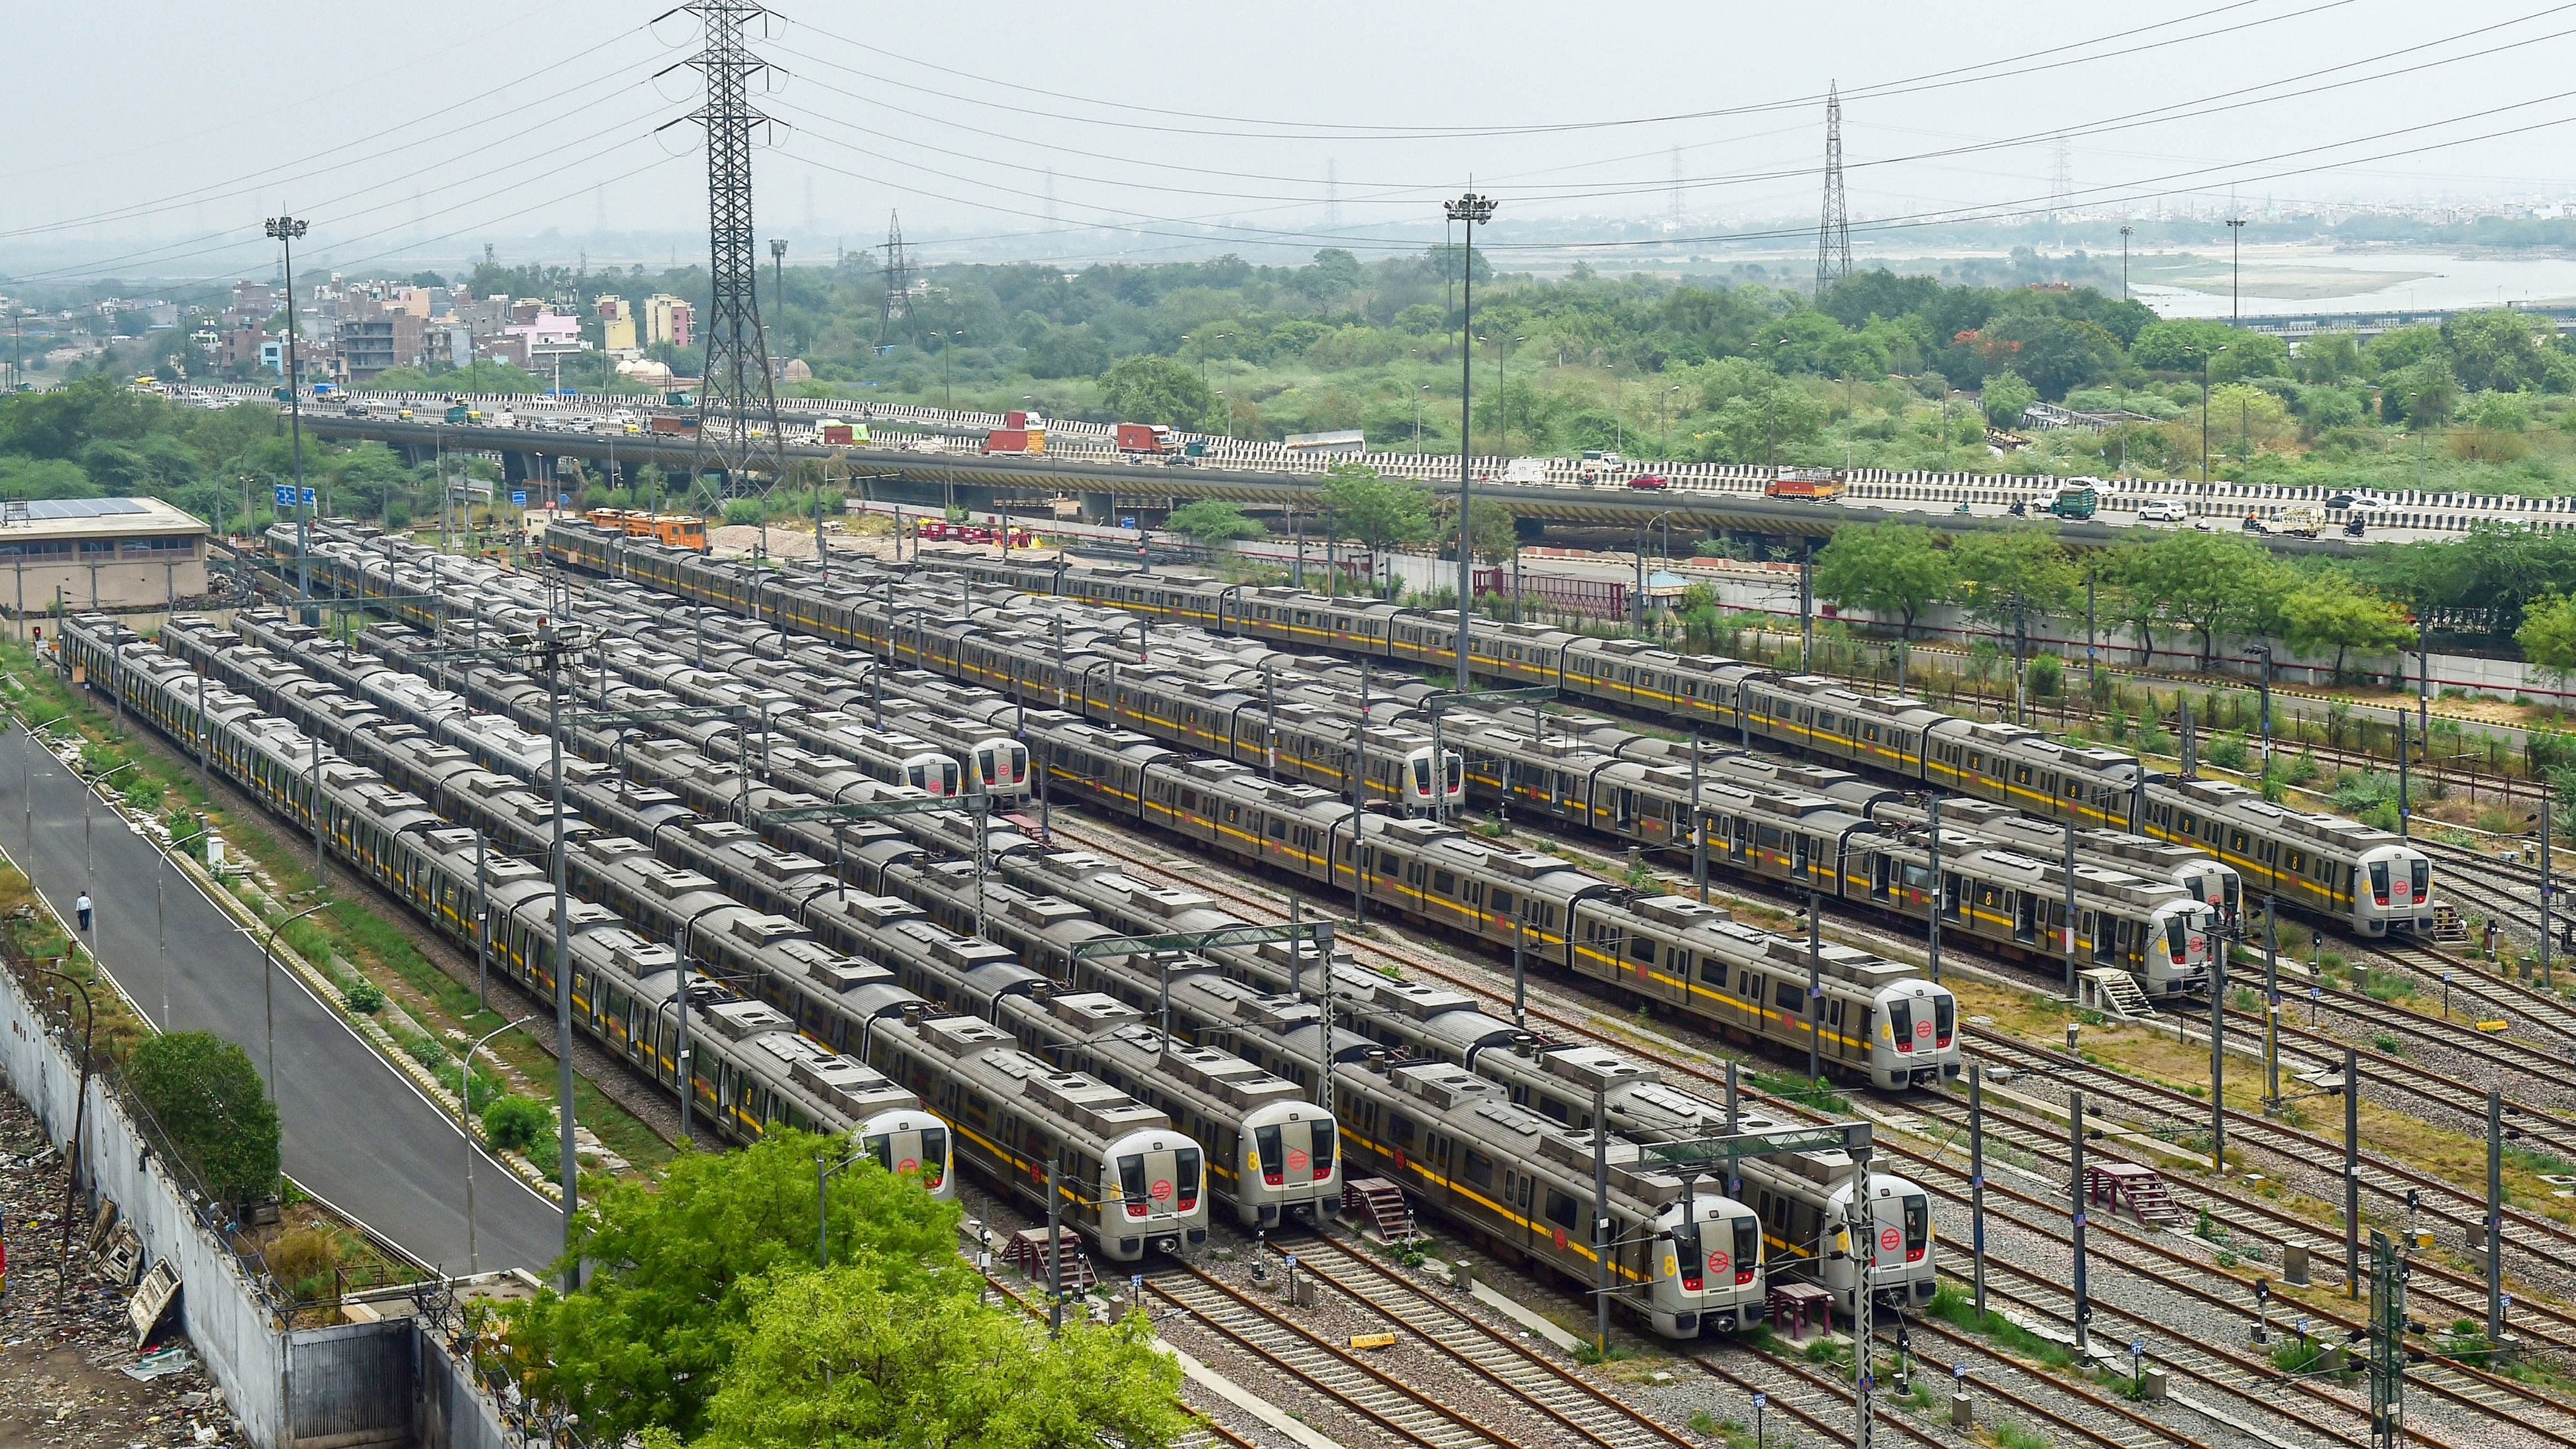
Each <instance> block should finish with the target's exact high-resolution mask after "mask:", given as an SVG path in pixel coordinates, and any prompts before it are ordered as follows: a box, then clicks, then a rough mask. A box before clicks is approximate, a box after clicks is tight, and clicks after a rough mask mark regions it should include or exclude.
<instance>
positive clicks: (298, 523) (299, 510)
mask: <svg viewBox="0 0 2576 1449" xmlns="http://www.w3.org/2000/svg"><path fill="white" fill-rule="evenodd" d="M309 229H310V223H308V222H305V221H303V220H300V219H298V218H296V217H292V216H272V217H270V218H269V219H268V235H269V237H270V239H271V240H274V241H276V242H279V243H281V244H282V245H284V246H285V248H286V416H287V426H288V427H289V428H290V429H291V430H292V431H293V433H294V437H295V596H296V597H297V598H298V599H310V598H312V597H313V539H312V528H311V521H312V510H311V509H310V508H308V507H306V506H305V502H304V500H305V497H306V494H305V492H304V390H303V387H302V378H301V373H302V371H303V369H302V367H301V366H300V365H299V364H298V362H297V357H296V347H295V342H296V337H295V239H296V238H297V237H300V236H302V235H304V233H305V232H306V231H307V230H309ZM305 622H307V623H311V622H312V620H311V619H310V618H309V617H308V618H307V619H306V621H305Z"/></svg>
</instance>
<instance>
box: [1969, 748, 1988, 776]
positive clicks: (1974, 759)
mask: <svg viewBox="0 0 2576 1449" xmlns="http://www.w3.org/2000/svg"><path fill="white" fill-rule="evenodd" d="M1985 767H1986V755H1985V751H1983V750H1970V751H1968V769H1969V770H1970V771H1971V772H1974V771H1978V770H1982V769H1984V768H1985Z"/></svg>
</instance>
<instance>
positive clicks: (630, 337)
mask: <svg viewBox="0 0 2576 1449" xmlns="http://www.w3.org/2000/svg"><path fill="white" fill-rule="evenodd" d="M591 304H592V306H593V307H594V308H596V309H597V311H598V314H599V345H600V348H601V349H602V350H603V351H606V352H608V353H609V354H611V355H612V356H622V355H624V354H626V353H630V352H633V351H635V350H636V347H635V311H634V308H633V307H632V306H630V305H629V304H628V303H627V300H626V299H625V298H623V297H621V296H618V295H617V294H616V293H614V292H603V293H601V294H600V295H599V296H597V297H595V298H593V299H592V302H591Z"/></svg>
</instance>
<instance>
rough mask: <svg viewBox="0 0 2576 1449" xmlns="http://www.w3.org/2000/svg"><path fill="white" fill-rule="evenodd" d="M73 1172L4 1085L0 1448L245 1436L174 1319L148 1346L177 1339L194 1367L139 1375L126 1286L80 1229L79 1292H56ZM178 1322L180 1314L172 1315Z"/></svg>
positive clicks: (156, 1444)
mask: <svg viewBox="0 0 2576 1449" xmlns="http://www.w3.org/2000/svg"><path fill="white" fill-rule="evenodd" d="M64 1179H65V1170H64V1164H63V1161H62V1158H61V1156H60V1155H59V1154H57V1153H56V1152H55V1151H54V1150H53V1147H52V1145H51V1144H50V1143H48V1142H47V1141H46V1140H45V1136H44V1133H43V1132H42V1130H41V1129H40V1128H39V1127H38V1126H37V1124H36V1119H35V1115H34V1114H33V1113H31V1112H29V1111H28V1110H27V1107H26V1104H24V1103H22V1102H20V1101H19V1100H18V1098H17V1097H16V1096H15V1095H14V1094H11V1093H7V1092H0V1212H5V1213H6V1214H7V1218H6V1229H5V1232H6V1238H7V1242H8V1246H9V1248H10V1250H11V1251H10V1255H9V1256H10V1259H11V1266H12V1267H13V1268H15V1270H16V1271H15V1272H13V1273H11V1274H9V1275H8V1278H7V1281H6V1288H5V1291H0V1449H33V1446H39V1445H42V1446H49V1449H50V1446H60V1449H146V1446H152V1449H160V1446H169V1449H211V1446H225V1449H230V1446H236V1445H240V1444H242V1443H243V1442H244V1441H243V1440H242V1438H241V1436H240V1434H239V1433H238V1432H237V1431H236V1427H235V1425H234V1423H233V1418H232V1414H231V1412H230V1411H229V1410H228V1409H227V1408H226V1407H225V1405H224V1401H223V1397H222V1395H221V1393H220V1392H219V1391H217V1390H216V1388H215V1386H214V1382H213V1380H211V1379H210V1378H208V1377H207V1375H206V1372H205V1369H204V1367H203V1366H202V1365H201V1364H199V1363H197V1362H196V1361H195V1357H194V1355H193V1354H192V1353H190V1352H189V1350H188V1348H187V1338H186V1336H185V1335H184V1334H182V1333H180V1332H178V1330H177V1329H176V1328H175V1327H170V1328H165V1329H164V1331H163V1335H162V1337H161V1338H159V1339H156V1340H155V1341H154V1342H152V1343H151V1344H149V1345H147V1346H146V1347H147V1348H148V1349H152V1350H160V1349H165V1348H169V1347H172V1346H176V1347H177V1350H178V1352H179V1353H180V1354H183V1355H186V1356H187V1358H188V1366H187V1367H186V1368H183V1369H181V1370H179V1371H178V1372H175V1373H169V1374H164V1375H162V1376H160V1377H157V1378H154V1379H151V1380H148V1381H139V1380H136V1379H134V1378H131V1377H129V1376H127V1374H126V1373H124V1372H123V1370H125V1369H127V1368H130V1367H132V1366H134V1365H135V1364H136V1363H137V1361H138V1360H139V1358H140V1357H141V1355H140V1354H138V1353H137V1352H136V1350H135V1346H134V1330H133V1327H132V1326H131V1325H130V1324H129V1323H127V1321H126V1316H125V1298H126V1289H124V1288H123V1287H119V1286H111V1285H109V1284H107V1283H105V1282H104V1281H102V1280H101V1278H100V1277H99V1274H98V1271H97V1266H96V1264H95V1262H94V1261H93V1260H92V1259H91V1258H90V1256H89V1255H88V1254H87V1253H86V1252H85V1251H84V1250H83V1239H84V1236H85V1234H86V1230H87V1227H88V1224H87V1222H86V1221H82V1222H79V1223H76V1224H75V1225H74V1228H73V1242H72V1252H73V1272H72V1281H71V1283H70V1291H69V1292H68V1294H67V1295H64V1296H63V1297H62V1298H61V1300H60V1301H59V1302H58V1301H57V1295H56V1291H55V1290H56V1286H57V1285H56V1276H55V1271H54V1264H55V1250H56V1247H57V1245H58V1244H59V1243H60V1242H61V1237H60V1234H61V1232H62V1218H61V1216H60V1214H61V1209H62V1203H63V1188H64ZM174 1323H175V1320H174Z"/></svg>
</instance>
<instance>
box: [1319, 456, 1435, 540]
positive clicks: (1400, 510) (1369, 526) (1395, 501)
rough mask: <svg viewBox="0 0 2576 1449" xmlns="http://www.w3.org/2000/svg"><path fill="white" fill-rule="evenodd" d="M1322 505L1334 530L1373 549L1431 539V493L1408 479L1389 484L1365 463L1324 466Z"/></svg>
mask: <svg viewBox="0 0 2576 1449" xmlns="http://www.w3.org/2000/svg"><path fill="white" fill-rule="evenodd" d="M1324 508H1325V510H1326V512H1327V513H1328V514H1329V516H1330V517H1331V519H1332V526H1333V528H1334V530H1335V531H1336V532H1338V533H1340V534H1342V535H1344V536H1346V537H1349V538H1356V539H1358V540H1359V541H1360V542H1361V543H1363V544H1366V545H1368V546H1369V547H1370V548H1373V549H1386V548H1404V547H1407V546H1409V545H1414V544H1420V543H1424V542H1427V541H1429V539H1430V537H1431V496H1430V495H1429V494H1427V493H1425V492H1423V491H1422V490H1421V489H1419V488H1416V487H1414V486H1413V485H1412V484H1410V483H1391V482H1388V481H1387V480H1386V479H1384V478H1382V477H1379V476H1378V471H1377V470H1376V469H1375V468H1372V467H1370V466H1369V465H1367V464H1366V463H1352V462H1341V463H1335V464H1333V465H1332V466H1331V467H1329V468H1326V469H1325V470H1324Z"/></svg>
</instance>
